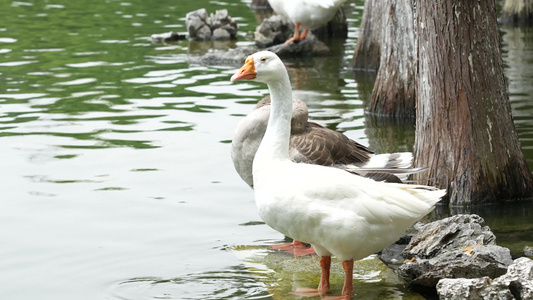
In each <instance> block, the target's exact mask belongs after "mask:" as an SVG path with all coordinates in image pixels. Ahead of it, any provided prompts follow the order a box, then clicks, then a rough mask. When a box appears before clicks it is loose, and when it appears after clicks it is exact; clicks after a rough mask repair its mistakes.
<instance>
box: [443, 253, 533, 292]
mask: <svg viewBox="0 0 533 300" xmlns="http://www.w3.org/2000/svg"><path fill="white" fill-rule="evenodd" d="M437 292H438V294H439V297H440V299H447V300H456V299H457V300H459V299H461V300H462V299H533V261H532V260H531V259H529V258H526V257H521V258H518V259H516V260H515V261H514V262H513V264H511V265H510V266H509V269H508V271H507V273H506V274H504V275H502V276H500V277H498V278H496V279H490V278H489V277H482V278H473V279H466V278H449V279H442V280H440V281H439V283H438V284H437Z"/></svg>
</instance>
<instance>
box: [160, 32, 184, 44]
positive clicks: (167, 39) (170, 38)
mask: <svg viewBox="0 0 533 300" xmlns="http://www.w3.org/2000/svg"><path fill="white" fill-rule="evenodd" d="M151 39H152V43H154V44H166V43H171V42H175V41H182V40H185V39H187V37H186V36H185V35H184V34H179V33H176V32H174V31H171V32H167V33H160V34H152V36H151Z"/></svg>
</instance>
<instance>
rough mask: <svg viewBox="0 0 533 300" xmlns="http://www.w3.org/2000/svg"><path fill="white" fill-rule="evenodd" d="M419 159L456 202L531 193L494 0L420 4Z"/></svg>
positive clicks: (532, 183)
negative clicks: (503, 59)
mask: <svg viewBox="0 0 533 300" xmlns="http://www.w3.org/2000/svg"><path fill="white" fill-rule="evenodd" d="M417 5H418V7H417V18H418V19H417V20H416V23H415V24H416V25H415V26H416V27H415V30H416V35H417V36H416V38H417V41H418V60H419V65H418V86H417V108H416V113H417V118H416V119H417V125H416V130H417V134H416V141H415V162H416V165H418V166H429V168H430V171H429V174H428V173H427V172H426V173H425V174H418V175H417V176H415V179H423V178H428V177H429V178H430V180H428V182H427V183H428V184H435V185H437V186H440V187H445V188H447V189H448V197H449V202H450V204H451V205H467V204H487V203H495V202H499V201H502V200H510V199H520V198H526V197H531V195H532V193H533V188H532V187H533V179H532V176H531V172H530V170H529V168H528V166H527V164H526V161H525V158H524V155H523V153H522V151H521V149H520V144H519V142H518V136H517V134H516V132H515V128H514V124H513V120H512V116H511V107H510V104H509V96H508V94H507V86H506V82H505V78H504V74H503V66H502V58H501V54H500V49H499V40H498V28H497V24H496V12H495V7H494V1H485V0H478V1H461V0H446V1H438V2H434V1H420V2H419V3H417Z"/></svg>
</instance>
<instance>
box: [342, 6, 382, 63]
mask: <svg viewBox="0 0 533 300" xmlns="http://www.w3.org/2000/svg"><path fill="white" fill-rule="evenodd" d="M385 7H386V1H385V0H377V1H376V0H367V1H365V8H364V10H363V19H362V20H361V26H360V32H359V38H358V39H357V44H356V45H355V50H354V54H353V58H352V62H351V63H350V67H351V68H352V70H354V71H366V72H369V71H370V72H377V70H378V69H379V63H380V54H381V46H382V45H383V41H382V32H384V31H385V28H384V25H385V22H383V15H384V12H385Z"/></svg>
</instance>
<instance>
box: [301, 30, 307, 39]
mask: <svg viewBox="0 0 533 300" xmlns="http://www.w3.org/2000/svg"><path fill="white" fill-rule="evenodd" d="M306 37H307V28H306V29H304V30H303V31H302V34H300V41H301V40H303V39H305V38H306Z"/></svg>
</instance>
